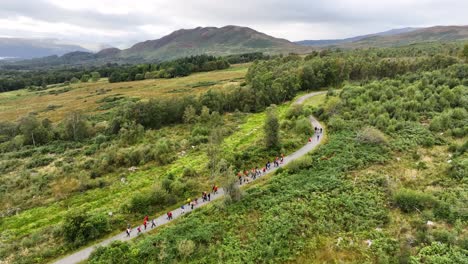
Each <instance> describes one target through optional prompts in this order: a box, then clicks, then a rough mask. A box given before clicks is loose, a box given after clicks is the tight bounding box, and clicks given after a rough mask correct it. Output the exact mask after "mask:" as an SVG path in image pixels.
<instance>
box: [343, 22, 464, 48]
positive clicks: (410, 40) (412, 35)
mask: <svg viewBox="0 0 468 264" xmlns="http://www.w3.org/2000/svg"><path fill="white" fill-rule="evenodd" d="M465 40H468V26H435V27H428V28H421V29H417V30H413V31H410V32H406V33H400V34H393V35H386V36H371V37H367V38H363V39H360V40H358V41H354V42H350V43H345V44H344V45H342V46H343V47H351V48H359V47H389V46H401V45H408V44H414V43H421V42H432V41H437V42H452V41H465Z"/></svg>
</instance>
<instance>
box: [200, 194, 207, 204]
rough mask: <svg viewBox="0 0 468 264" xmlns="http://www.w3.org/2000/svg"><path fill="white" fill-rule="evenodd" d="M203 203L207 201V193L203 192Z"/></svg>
mask: <svg viewBox="0 0 468 264" xmlns="http://www.w3.org/2000/svg"><path fill="white" fill-rule="evenodd" d="M201 195H202V202H205V201H206V192H202V194H201Z"/></svg>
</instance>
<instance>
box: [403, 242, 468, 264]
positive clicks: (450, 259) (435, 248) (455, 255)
mask: <svg viewBox="0 0 468 264" xmlns="http://www.w3.org/2000/svg"><path fill="white" fill-rule="evenodd" d="M467 258H468V250H465V249H461V248H459V247H455V246H449V245H447V244H443V243H439V242H433V243H432V244H431V245H429V246H426V247H424V248H422V249H421V250H420V251H419V252H418V254H417V255H416V256H415V257H411V261H410V263H412V264H417V263H434V264H451V263H456V264H462V263H466V262H467V261H466V260H467Z"/></svg>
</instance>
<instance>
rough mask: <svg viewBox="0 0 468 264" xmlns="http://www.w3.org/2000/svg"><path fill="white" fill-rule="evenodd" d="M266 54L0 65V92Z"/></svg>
mask: <svg viewBox="0 0 468 264" xmlns="http://www.w3.org/2000/svg"><path fill="white" fill-rule="evenodd" d="M266 58H269V56H267V55H263V54H262V53H247V54H239V55H229V56H227V57H214V56H208V55H198V56H191V57H185V58H181V59H176V60H173V61H167V62H161V63H145V64H135V65H119V64H116V63H108V64H105V65H102V66H82V67H79V66H75V67H59V68H56V69H47V68H45V69H28V68H26V69H24V68H22V67H16V66H14V65H12V66H9V65H3V66H2V69H1V70H0V92H6V91H13V90H18V89H23V88H26V87H30V88H31V89H36V90H37V89H39V90H40V89H41V88H42V89H45V88H46V86H47V85H49V84H58V83H70V82H71V83H75V82H79V81H81V82H88V81H97V80H98V79H99V78H101V77H105V78H108V79H109V82H123V81H138V80H144V79H154V78H174V77H180V76H187V75H190V74H191V73H194V72H207V71H213V70H220V69H226V68H228V67H229V64H234V63H246V62H251V61H254V60H258V59H266Z"/></svg>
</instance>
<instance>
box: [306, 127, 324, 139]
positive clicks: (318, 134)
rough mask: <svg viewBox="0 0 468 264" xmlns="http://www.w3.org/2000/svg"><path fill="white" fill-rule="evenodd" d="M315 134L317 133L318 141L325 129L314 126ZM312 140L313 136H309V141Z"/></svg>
mask: <svg viewBox="0 0 468 264" xmlns="http://www.w3.org/2000/svg"><path fill="white" fill-rule="evenodd" d="M314 130H315V135H317V141H319V139H320V135H321V134H322V133H323V129H322V128H321V127H314ZM310 142H312V137H310V138H309V143H310Z"/></svg>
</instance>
